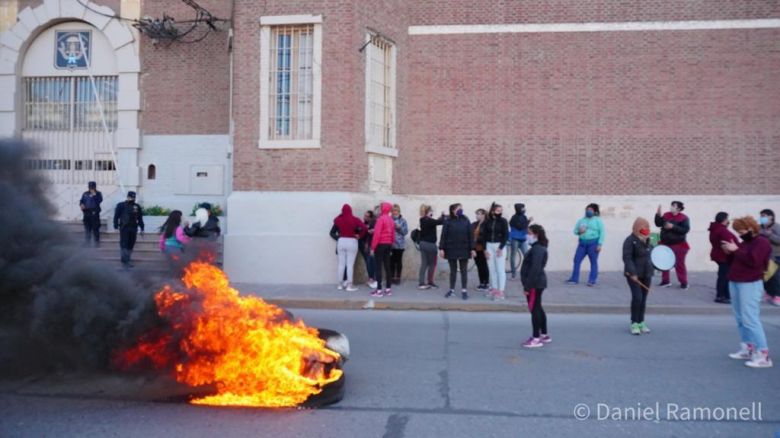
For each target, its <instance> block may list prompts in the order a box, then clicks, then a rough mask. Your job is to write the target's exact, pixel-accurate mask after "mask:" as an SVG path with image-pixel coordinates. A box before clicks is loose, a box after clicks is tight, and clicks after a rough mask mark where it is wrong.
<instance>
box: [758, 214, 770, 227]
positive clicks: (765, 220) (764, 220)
mask: <svg viewBox="0 0 780 438" xmlns="http://www.w3.org/2000/svg"><path fill="white" fill-rule="evenodd" d="M758 223H760V224H761V225H769V216H761V217H760V218H758Z"/></svg>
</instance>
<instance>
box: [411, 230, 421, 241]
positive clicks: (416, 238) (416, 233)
mask: <svg viewBox="0 0 780 438" xmlns="http://www.w3.org/2000/svg"><path fill="white" fill-rule="evenodd" d="M409 237H411V238H412V242H414V243H415V244H418V245H419V244H420V229H419V228H415V229H413V230H412V234H410V235H409Z"/></svg>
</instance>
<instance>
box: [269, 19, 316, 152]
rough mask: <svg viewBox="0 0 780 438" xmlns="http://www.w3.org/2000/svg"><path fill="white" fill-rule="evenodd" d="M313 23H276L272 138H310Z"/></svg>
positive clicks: (272, 58) (271, 90)
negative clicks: (285, 24) (299, 24)
mask: <svg viewBox="0 0 780 438" xmlns="http://www.w3.org/2000/svg"><path fill="white" fill-rule="evenodd" d="M313 34H314V26H313V25H302V26H273V27H271V39H270V48H269V49H270V56H269V60H270V78H269V79H270V82H271V84H270V87H269V99H270V102H269V106H268V108H269V113H268V117H269V119H270V120H269V123H268V128H269V132H268V139H269V140H309V139H311V138H312V122H313V93H314V84H313V78H314V76H313V60H314V56H313V55H314V42H313V40H314V38H313Z"/></svg>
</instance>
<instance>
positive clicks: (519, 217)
mask: <svg viewBox="0 0 780 438" xmlns="http://www.w3.org/2000/svg"><path fill="white" fill-rule="evenodd" d="M523 210H525V204H520V203H518V204H515V214H513V215H512V217H511V218H510V219H509V225H510V226H511V227H512V228H514V229H515V230H517V231H521V232H528V224H529V222H528V216H526V215H525V213H523Z"/></svg>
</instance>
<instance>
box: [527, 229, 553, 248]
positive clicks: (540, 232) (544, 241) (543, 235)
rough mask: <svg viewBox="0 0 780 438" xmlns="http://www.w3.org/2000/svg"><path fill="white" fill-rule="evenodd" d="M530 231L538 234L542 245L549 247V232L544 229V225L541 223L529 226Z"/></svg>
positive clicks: (537, 236) (538, 240)
mask: <svg viewBox="0 0 780 438" xmlns="http://www.w3.org/2000/svg"><path fill="white" fill-rule="evenodd" d="M528 231H530V232H532V233H534V234H536V238H537V242H539V244H540V245H542V246H543V247H545V248H547V246H548V245H550V241H549V240H547V232H546V231H544V227H543V226H541V225H539V224H533V225H531V226H529V227H528Z"/></svg>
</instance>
